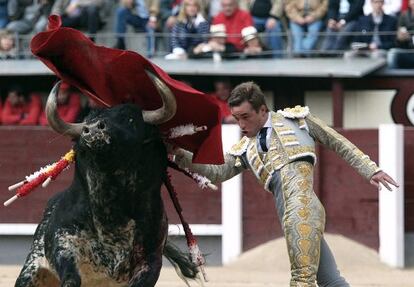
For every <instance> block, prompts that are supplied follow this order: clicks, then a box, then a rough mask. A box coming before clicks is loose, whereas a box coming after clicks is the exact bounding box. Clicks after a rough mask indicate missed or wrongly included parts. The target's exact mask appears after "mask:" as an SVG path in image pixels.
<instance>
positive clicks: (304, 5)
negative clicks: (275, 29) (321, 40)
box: [285, 0, 328, 55]
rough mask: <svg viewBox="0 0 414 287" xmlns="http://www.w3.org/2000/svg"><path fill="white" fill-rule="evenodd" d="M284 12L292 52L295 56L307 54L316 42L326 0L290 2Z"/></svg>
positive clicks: (292, 0)
mask: <svg viewBox="0 0 414 287" xmlns="http://www.w3.org/2000/svg"><path fill="white" fill-rule="evenodd" d="M285 10H286V14H287V17H288V18H289V27H290V30H291V32H292V36H293V52H294V53H295V54H297V55H303V54H309V52H310V51H312V50H313V49H315V46H316V43H317V41H318V37H319V31H320V30H321V28H322V26H323V21H322V19H323V17H325V15H326V12H327V10H328V0H291V1H289V2H288V3H287V4H286V7H285ZM305 33H306V34H305Z"/></svg>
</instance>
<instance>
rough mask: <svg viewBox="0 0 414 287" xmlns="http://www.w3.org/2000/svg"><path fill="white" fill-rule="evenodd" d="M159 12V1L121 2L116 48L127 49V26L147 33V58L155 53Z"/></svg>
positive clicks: (117, 22) (118, 12)
mask: <svg viewBox="0 0 414 287" xmlns="http://www.w3.org/2000/svg"><path fill="white" fill-rule="evenodd" d="M158 12H159V1H158V0H121V6H120V7H119V8H118V10H117V11H116V19H115V32H116V34H117V43H116V45H115V48H118V49H125V48H126V46H125V33H126V31H127V24H128V25H131V26H132V27H134V28H135V30H136V31H137V32H146V33H147V56H148V57H150V58H151V57H152V56H154V53H155V36H154V33H155V29H156V28H157V16H158Z"/></svg>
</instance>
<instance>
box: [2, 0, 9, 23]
mask: <svg viewBox="0 0 414 287" xmlns="http://www.w3.org/2000/svg"><path fill="white" fill-rule="evenodd" d="M7 1H8V0H0V29H3V28H5V27H6V25H7V23H8V22H9V16H8V13H7Z"/></svg>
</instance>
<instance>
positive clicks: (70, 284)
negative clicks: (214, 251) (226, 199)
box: [15, 71, 197, 287]
mask: <svg viewBox="0 0 414 287" xmlns="http://www.w3.org/2000/svg"><path fill="white" fill-rule="evenodd" d="M146 72H147V74H148V75H149V77H150V79H151V80H152V82H153V83H154V85H155V87H156V88H157V91H158V93H159V94H160V96H161V98H162V100H163V106H162V107H161V108H159V109H157V110H153V111H141V110H140V108H139V107H137V106H136V105H132V104H124V105H119V106H115V107H113V108H110V109H102V110H98V111H95V112H93V113H92V114H90V115H89V116H88V117H87V118H86V119H85V121H84V122H83V123H79V124H69V123H66V122H64V121H63V120H62V119H61V118H60V117H59V116H58V114H57V111H56V94H57V92H58V90H59V83H58V84H56V85H55V86H54V88H53V89H52V91H51V92H50V94H49V97H48V100H47V104H46V114H47V117H48V121H49V124H50V126H51V127H52V128H53V129H54V130H55V131H56V132H58V133H61V134H65V135H69V136H71V137H72V138H73V139H74V140H75V145H74V150H75V152H76V166H75V171H74V179H73V182H72V184H71V186H70V187H69V188H68V189H66V190H65V191H63V192H61V193H58V194H57V195H56V196H54V197H53V198H51V199H50V200H49V201H48V204H47V207H46V208H45V211H44V214H43V219H42V220H41V222H40V224H39V225H38V227H37V229H36V232H35V234H34V239H33V243H32V247H31V250H30V253H29V255H28V256H27V259H26V261H25V264H24V266H23V268H22V270H21V273H20V275H19V277H18V278H17V280H16V284H15V286H16V287H38V286H45V287H53V286H64V287H77V286H81V285H82V286H100V287H102V286H131V287H132V286H133V287H151V286H154V285H155V283H156V281H157V280H158V277H159V274H160V270H161V266H162V255H163V254H164V255H165V256H166V257H167V258H168V259H170V261H172V263H173V264H175V265H176V266H177V267H179V270H180V272H181V274H182V275H184V276H186V277H189V278H194V277H196V275H197V270H196V268H195V267H196V266H194V264H192V263H191V262H190V260H189V259H188V257H186V256H184V254H183V253H180V251H179V250H178V249H177V248H175V247H174V246H173V245H171V244H169V242H167V234H168V222H167V217H166V214H165V211H164V207H163V202H162V198H161V192H160V190H161V185H162V184H163V181H164V180H165V178H166V176H167V175H166V168H167V152H166V149H165V146H164V143H163V140H162V137H161V136H160V134H159V130H158V129H157V127H156V126H155V125H157V124H160V123H163V122H165V121H167V120H169V119H170V118H171V117H173V116H174V113H175V111H176V102H175V98H174V95H173V94H172V92H171V90H169V88H168V87H167V86H166V85H165V84H164V83H163V82H162V81H161V80H160V79H159V78H158V77H157V76H155V75H154V74H152V73H151V72H149V71H146Z"/></svg>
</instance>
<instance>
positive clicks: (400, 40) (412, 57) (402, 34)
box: [388, 0, 414, 69]
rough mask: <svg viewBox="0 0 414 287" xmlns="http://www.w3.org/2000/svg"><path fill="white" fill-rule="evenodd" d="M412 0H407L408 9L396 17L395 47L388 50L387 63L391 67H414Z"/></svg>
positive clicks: (413, 7)
mask: <svg viewBox="0 0 414 287" xmlns="http://www.w3.org/2000/svg"><path fill="white" fill-rule="evenodd" d="M413 37H414V0H409V1H408V9H407V10H406V11H404V12H403V13H402V14H401V15H400V17H399V19H398V28H397V44H396V46H397V48H393V49H391V50H390V51H389V52H388V65H389V67H390V68H393V69H413V68H414V53H413V51H409V50H413V49H414V41H413V39H414V38H413Z"/></svg>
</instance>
